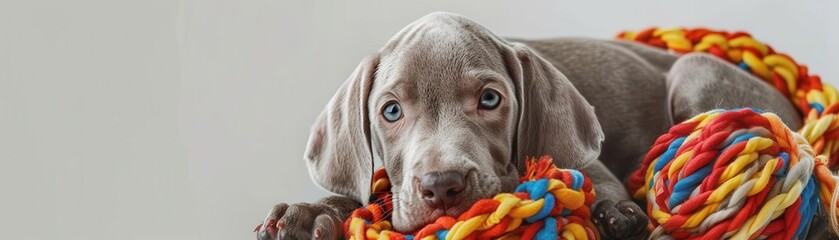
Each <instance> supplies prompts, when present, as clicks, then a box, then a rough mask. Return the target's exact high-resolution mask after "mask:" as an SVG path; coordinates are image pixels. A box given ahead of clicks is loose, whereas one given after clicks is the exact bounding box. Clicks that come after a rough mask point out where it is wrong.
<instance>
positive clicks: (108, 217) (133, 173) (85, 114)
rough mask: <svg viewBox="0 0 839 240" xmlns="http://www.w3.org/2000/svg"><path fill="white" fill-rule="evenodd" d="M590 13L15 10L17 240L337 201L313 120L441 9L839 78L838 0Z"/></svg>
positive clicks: (202, 233)
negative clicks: (323, 178) (729, 53)
mask: <svg viewBox="0 0 839 240" xmlns="http://www.w3.org/2000/svg"><path fill="white" fill-rule="evenodd" d="M587 2H594V1H555V0H551V1H473V2H450V1H431V2H427V1H422V3H420V1H347V2H340V1H339V2H331V1H295V2H288V1H232V0H231V1H221V0H205V1H198V0H180V1H174V0H147V1H139V0H137V1H114V0H101V1H96V0H77V1H57V0H55V1H24V0H17V1H14V0H0V239H59V238H60V239H202V240H204V239H219V240H222V239H223V240H232V239H252V238H253V234H252V233H251V230H252V229H253V227H254V226H256V224H257V223H258V222H259V220H261V219H262V217H263V216H264V214H265V213H266V211H267V210H268V208H269V207H271V206H272V205H273V204H274V203H277V202H281V201H282V202H298V201H312V200H315V199H317V198H319V197H321V196H324V195H325V194H326V193H325V192H323V191H322V190H320V189H318V188H317V187H315V186H314V185H313V184H312V182H311V180H310V179H309V177H308V175H307V173H306V168H305V165H304V162H303V160H302V155H303V150H304V147H305V143H306V140H307V137H308V130H309V127H310V125H311V123H312V122H313V120H314V118H315V117H316V116H317V114H318V113H319V112H320V111H321V109H322V107H323V105H324V104H325V103H326V101H327V100H328V99H329V97H330V96H331V95H332V93H334V91H335V90H336V89H337V88H338V86H339V85H340V84H341V83H342V82H343V81H344V80H345V79H346V78H347V76H349V74H350V72H351V71H352V70H353V68H354V67H355V66H356V64H357V63H358V61H359V60H360V59H361V58H362V57H363V56H364V55H366V54H369V53H372V52H375V51H376V50H377V49H378V48H379V47H380V46H381V45H382V44H384V43H385V41H386V40H387V39H389V38H390V37H391V35H393V34H394V33H396V32H397V31H398V30H399V29H400V28H402V27H403V26H405V25H406V24H408V23H410V22H411V21H413V20H415V19H417V18H419V17H421V16H423V15H425V14H427V13H429V12H432V11H436V10H445V11H451V12H457V13H461V14H464V15H466V16H469V17H471V18H473V19H475V20H477V21H478V22H479V23H481V24H483V25H485V26H487V27H488V28H490V29H492V30H493V31H495V32H496V33H497V34H499V35H501V36H515V37H554V36H589V37H598V38H611V37H613V36H614V34H616V33H617V32H619V31H620V30H624V29H639V28H643V27H647V26H652V25H657V26H709V27H714V28H722V29H732V30H738V29H739V30H747V31H750V32H751V33H753V34H754V35H755V36H756V37H758V38H759V39H762V40H763V41H766V42H769V43H771V44H772V45H773V46H774V47H775V48H776V49H778V50H780V51H782V52H787V53H789V54H791V55H792V56H794V57H795V58H796V59H798V60H799V61H800V62H802V63H806V64H808V65H809V66H810V67H811V72H814V73H820V74H821V75H822V77H823V78H824V79H825V80H826V81H828V82H831V83H834V84H837V83H839V81H837V80H836V79H837V78H839V69H837V66H836V63H837V62H839V50H837V47H836V43H837V39H839V24H837V23H839V19H837V14H836V12H837V10H839V2H837V1H827V0H825V1H794V3H793V1H790V2H780V1H730V2H729V1H620V0H616V1H597V2H599V3H587ZM604 70H608V69H604Z"/></svg>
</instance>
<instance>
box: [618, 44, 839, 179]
mask: <svg viewBox="0 0 839 240" xmlns="http://www.w3.org/2000/svg"><path fill="white" fill-rule="evenodd" d="M618 38H619V39H625V40H631V41H638V42H642V43H645V44H647V45H650V46H654V47H658V48H662V49H669V50H671V51H673V52H676V53H690V52H706V53H710V54H713V55H714V56H717V57H719V58H722V59H725V60H726V61H728V62H731V63H733V64H735V65H737V66H739V67H740V68H742V69H743V70H745V71H747V72H750V73H752V74H754V75H755V76H757V77H758V78H760V79H763V80H764V81H765V82H767V83H769V84H770V85H772V86H773V87H775V89H777V90H778V91H780V92H781V93H782V94H784V96H787V97H788V98H789V99H790V101H792V103H793V105H795V106H796V107H797V108H798V110H799V111H801V113H802V115H803V116H804V123H805V125H804V127H803V128H801V130H799V133H800V134H801V135H803V136H804V138H806V139H807V142H809V143H810V144H811V145H813V148H814V149H815V151H816V152H817V153H819V154H822V155H824V156H825V157H827V158H828V159H829V160H830V161H829V163H830V167H831V168H832V169H833V170H837V167H839V165H837V164H839V154H837V151H839V141H837V140H839V115H837V112H839V94H837V92H836V89H835V88H833V87H832V86H830V85H828V84H823V83H822V81H821V78H820V77H819V76H817V75H810V74H809V73H808V71H807V66H805V65H800V64H798V63H797V62H796V61H795V60H793V59H792V58H791V57H790V56H788V55H786V54H783V53H777V52H775V50H774V49H772V47H770V46H769V45H767V44H764V43H761V42H759V41H757V40H755V39H754V38H752V36H751V35H749V34H748V33H744V32H734V33H728V32H723V31H711V30H708V29H704V28H697V29H683V28H650V29H646V30H644V31H641V32H623V33H621V34H619V35H618Z"/></svg>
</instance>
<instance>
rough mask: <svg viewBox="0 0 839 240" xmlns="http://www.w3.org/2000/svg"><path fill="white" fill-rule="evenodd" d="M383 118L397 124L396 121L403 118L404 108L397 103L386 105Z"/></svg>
mask: <svg viewBox="0 0 839 240" xmlns="http://www.w3.org/2000/svg"><path fill="white" fill-rule="evenodd" d="M382 116H384V117H385V120H387V121H388V122H396V120H399V119H400V118H402V107H401V106H399V103H397V102H390V103H388V104H385V108H384V109H383V110H382Z"/></svg>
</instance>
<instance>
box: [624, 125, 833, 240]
mask: <svg viewBox="0 0 839 240" xmlns="http://www.w3.org/2000/svg"><path fill="white" fill-rule="evenodd" d="M826 164H827V158H826V157H825V156H823V155H818V156H817V155H816V153H815V152H814V149H813V148H812V147H811V145H810V144H809V143H808V142H807V140H806V139H805V138H804V137H803V136H801V135H800V134H797V133H794V132H792V131H790V130H789V128H787V127H786V126H785V125H784V124H783V122H781V120H780V118H778V116H776V115H774V114H772V113H762V112H759V111H757V110H753V109H738V110H713V111H710V112H706V113H703V114H700V115H698V116H696V117H694V118H692V119H689V120H687V121H685V122H683V123H680V124H678V125H676V126H674V127H673V128H671V129H670V131H669V132H668V133H666V134H664V135H662V136H661V137H659V138H658V140H656V142H655V144H654V145H653V147H652V149H651V150H650V152H649V153H648V154H647V156H646V157H645V159H644V162H643V163H642V167H641V169H639V170H638V171H637V172H635V174H633V176H632V177H631V178H630V183H629V189H630V192H631V193H634V194H633V195H634V197H635V198H636V199H646V200H647V212H648V215H649V216H650V219H651V220H652V222H653V224H654V225H657V228H656V229H655V230H654V231H653V235H652V238H657V237H662V235H665V234H667V235H670V236H671V237H674V238H679V239H683V238H702V239H721V238H733V239H753V238H763V237H765V238H770V239H775V238H777V239H793V238H800V237H802V236H803V234H804V230H806V228H807V226H808V225H809V223H810V221H811V219H812V218H813V215H814V214H815V212H816V210H817V208H818V206H819V204H818V202H819V201H818V199H819V198H821V203H822V204H823V207H824V208H825V209H833V211H832V212H831V215H832V216H831V218H833V219H835V218H836V215H835V214H836V199H835V198H834V197H835V196H837V195H836V194H837V192H836V191H837V190H839V189H837V188H836V187H835V183H836V182H837V180H839V178H837V177H836V176H834V175H833V174H831V173H830V171H829V170H828V168H827V166H826ZM814 174H815V175H814ZM814 176H815V177H814ZM833 226H834V227H835V225H833Z"/></svg>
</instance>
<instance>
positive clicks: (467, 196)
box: [419, 170, 497, 226]
mask: <svg viewBox="0 0 839 240" xmlns="http://www.w3.org/2000/svg"><path fill="white" fill-rule="evenodd" d="M480 179H481V176H479V174H477V172H476V171H474V170H472V171H469V172H467V174H466V182H467V185H469V186H470V187H469V190H467V191H465V192H462V193H461V194H464V195H463V196H462V198H461V199H460V201H458V202H457V203H455V204H453V205H451V206H445V207H444V208H442V209H441V208H430V207H427V206H426V207H425V208H424V209H423V211H420V212H419V213H420V214H421V215H424V216H428V217H427V218H426V222H425V223H423V225H421V226H425V225H426V224H430V223H432V222H434V221H435V220H436V219H437V218H439V217H441V216H450V217H455V218H457V217H459V216H460V215H461V214H463V213H464V212H466V211H467V210H469V208H471V207H472V205H474V204H475V203H476V202H477V201H478V200H480V199H484V198H488V197H491V196H493V195H495V194H497V191H495V190H490V189H496V187H495V184H488V183H487V182H481V180H480ZM484 181H486V179H485V180H484Z"/></svg>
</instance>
